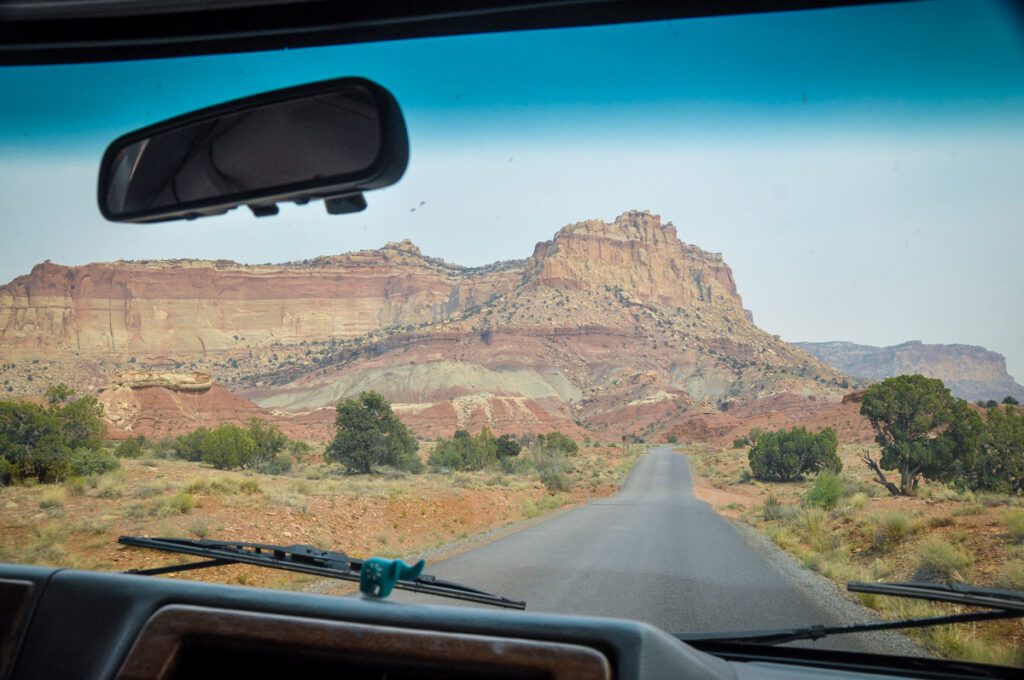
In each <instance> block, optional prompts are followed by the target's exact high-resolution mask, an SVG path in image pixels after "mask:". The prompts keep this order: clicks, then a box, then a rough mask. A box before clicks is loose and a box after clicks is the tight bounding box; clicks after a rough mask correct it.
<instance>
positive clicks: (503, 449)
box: [494, 434, 523, 459]
mask: <svg viewBox="0 0 1024 680" xmlns="http://www.w3.org/2000/svg"><path fill="white" fill-rule="evenodd" d="M494 445H495V447H496V453H497V454H498V458H499V459H502V458H514V457H515V456H518V455H519V452H520V451H522V449H523V447H522V446H520V445H519V442H517V441H516V440H515V438H514V437H513V436H512V435H510V434H503V435H501V436H500V437H498V438H497V439H495V440H494Z"/></svg>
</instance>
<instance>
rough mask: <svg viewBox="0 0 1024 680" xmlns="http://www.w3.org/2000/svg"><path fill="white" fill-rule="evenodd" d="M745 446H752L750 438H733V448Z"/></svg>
mask: <svg viewBox="0 0 1024 680" xmlns="http://www.w3.org/2000/svg"><path fill="white" fill-rule="evenodd" d="M745 446H750V440H749V439H747V438H746V437H736V439H733V440H732V448H734V449H742V448H743V447H745Z"/></svg>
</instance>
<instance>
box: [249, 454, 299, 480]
mask: <svg viewBox="0 0 1024 680" xmlns="http://www.w3.org/2000/svg"><path fill="white" fill-rule="evenodd" d="M291 469H292V459H291V458H289V457H288V456H285V455H277V456H274V457H273V458H269V459H267V460H263V461H260V462H259V463H257V464H256V467H255V470H256V472H259V473H262V474H265V475H283V474H285V473H286V472H289V471H290V470H291Z"/></svg>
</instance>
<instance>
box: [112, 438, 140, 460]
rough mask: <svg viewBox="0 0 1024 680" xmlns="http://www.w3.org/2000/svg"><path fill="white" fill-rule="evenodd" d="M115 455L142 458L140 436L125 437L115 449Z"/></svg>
mask: <svg viewBox="0 0 1024 680" xmlns="http://www.w3.org/2000/svg"><path fill="white" fill-rule="evenodd" d="M114 455H115V456H117V457H118V458H141V457H142V442H140V441H139V438H138V437H131V438H129V439H125V440H124V441H123V442H121V443H120V444H118V445H117V448H115V449H114Z"/></svg>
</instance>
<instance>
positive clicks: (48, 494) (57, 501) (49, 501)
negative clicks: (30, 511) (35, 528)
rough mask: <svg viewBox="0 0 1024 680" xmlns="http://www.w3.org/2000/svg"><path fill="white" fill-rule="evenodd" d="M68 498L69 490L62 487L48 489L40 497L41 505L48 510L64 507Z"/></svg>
mask: <svg viewBox="0 0 1024 680" xmlns="http://www.w3.org/2000/svg"><path fill="white" fill-rule="evenodd" d="M65 500H67V492H66V491H64V489H62V488H61V487H59V486H58V487H55V488H52V489H47V490H46V491H44V492H43V494H42V495H41V496H40V497H39V507H40V508H42V509H44V510H47V509H49V508H62V507H64V501H65Z"/></svg>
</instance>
